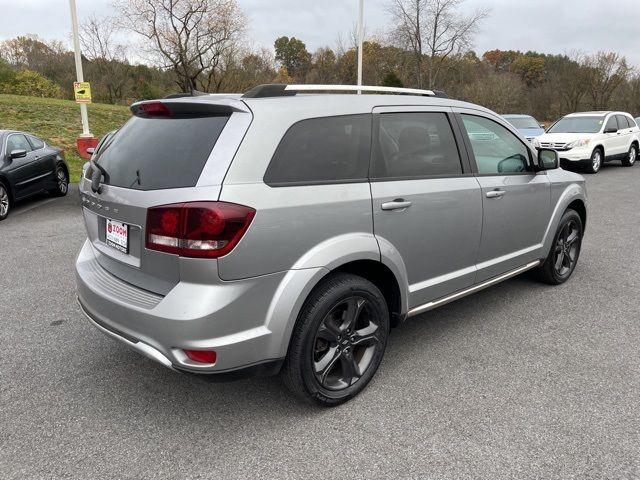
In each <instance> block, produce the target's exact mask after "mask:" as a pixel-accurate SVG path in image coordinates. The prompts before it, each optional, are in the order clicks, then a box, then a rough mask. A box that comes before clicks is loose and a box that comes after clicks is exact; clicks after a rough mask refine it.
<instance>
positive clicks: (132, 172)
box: [96, 116, 229, 190]
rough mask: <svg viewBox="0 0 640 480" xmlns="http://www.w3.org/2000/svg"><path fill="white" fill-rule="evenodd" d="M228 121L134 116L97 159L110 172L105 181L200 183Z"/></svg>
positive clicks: (150, 186)
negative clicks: (208, 160)
mask: <svg viewBox="0 0 640 480" xmlns="http://www.w3.org/2000/svg"><path fill="white" fill-rule="evenodd" d="M228 119H229V117H228V116H214V117H212V116H206V117H188V118H176V117H172V118H141V117H132V118H131V119H130V120H129V121H128V122H127V123H126V124H125V125H124V126H123V127H122V128H121V129H120V130H118V131H117V133H116V134H115V135H114V137H113V138H112V139H111V140H110V141H108V142H105V144H104V146H102V148H101V151H100V152H99V155H98V157H97V158H96V162H97V163H98V164H99V165H100V166H102V167H104V169H105V170H106V172H107V174H108V180H107V179H103V183H105V184H107V185H113V186H115V187H124V188H132V189H136V190H159V189H165V188H182V187H194V186H195V185H196V183H197V182H198V178H199V177H200V174H201V173H202V169H203V168H204V165H205V163H206V162H207V159H208V158H209V154H210V153H211V150H212V149H213V146H214V145H215V143H216V141H217V140H218V137H219V136H220V133H221V132H222V129H223V128H224V126H225V124H226V123H227V120H228Z"/></svg>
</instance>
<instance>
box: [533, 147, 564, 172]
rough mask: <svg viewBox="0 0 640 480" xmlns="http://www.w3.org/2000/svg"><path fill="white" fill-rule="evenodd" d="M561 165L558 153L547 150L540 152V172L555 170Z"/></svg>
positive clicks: (542, 149) (543, 149)
mask: <svg viewBox="0 0 640 480" xmlns="http://www.w3.org/2000/svg"><path fill="white" fill-rule="evenodd" d="M559 164H560V159H559V158H558V152H556V151H555V150H550V149H546V148H541V149H540V150H538V170H554V169H556V168H558V166H559Z"/></svg>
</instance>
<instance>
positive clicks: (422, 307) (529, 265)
mask: <svg viewBox="0 0 640 480" xmlns="http://www.w3.org/2000/svg"><path fill="white" fill-rule="evenodd" d="M540 262H541V261H540V260H536V261H535V262H531V263H527V264H526V265H523V266H522V267H518V268H516V269H515V270H511V271H509V272H507V273H504V274H502V275H499V276H497V277H493V278H490V279H489V280H486V281H484V282H482V283H479V284H478V285H474V286H473V287H469V288H467V289H465V290H460V291H459V292H456V293H453V294H451V295H448V296H446V297H442V298H439V299H437V300H433V301H431V302H428V303H425V304H422V305H418V306H417V307H413V308H412V309H410V310H409V313H408V314H407V316H408V317H412V316H414V315H418V314H419V313H423V312H427V311H429V310H433V309H434V308H438V307H440V306H442V305H445V304H446V303H449V302H453V301H454V300H457V299H459V298H462V297H466V296H467V295H471V294H472V293H475V292H478V291H480V290H482V289H485V288H487V287H490V286H491V285H495V284H496V283H500V282H502V281H503V280H507V279H509V278H511V277H515V276H516V275H520V274H521V273H523V272H526V271H527V270H531V269H532V268H535V267H537V266H538V265H540Z"/></svg>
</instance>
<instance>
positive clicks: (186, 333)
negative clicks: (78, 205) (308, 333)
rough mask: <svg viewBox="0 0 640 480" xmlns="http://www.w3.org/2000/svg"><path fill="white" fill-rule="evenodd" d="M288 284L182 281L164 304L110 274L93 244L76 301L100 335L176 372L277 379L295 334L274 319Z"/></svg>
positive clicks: (80, 267)
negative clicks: (200, 358)
mask: <svg viewBox="0 0 640 480" xmlns="http://www.w3.org/2000/svg"><path fill="white" fill-rule="evenodd" d="M301 272H303V271H301ZM305 275H307V276H308V272H306V273H305ZM285 278H286V279H287V281H286V282H285V283H286V284H289V282H290V281H291V272H281V273H276V274H271V275H264V276H261V277H256V278H251V279H246V280H240V281H234V282H222V281H220V280H219V279H216V281H215V282H213V283H212V284H195V283H187V282H180V283H178V284H177V285H176V286H175V287H174V288H173V289H172V290H171V291H170V292H169V293H168V294H167V295H166V296H165V297H162V296H158V295H155V294H153V293H150V292H146V291H144V290H142V289H139V288H138V287H135V286H133V285H130V284H128V283H126V282H124V281H122V280H120V279H118V278H116V277H114V276H113V275H111V274H110V273H108V272H107V271H105V270H104V269H103V268H102V267H101V266H100V265H99V264H98V263H97V259H96V257H95V254H94V252H93V247H92V246H91V244H90V243H89V242H85V244H84V246H83V248H82V250H81V251H80V254H79V255H78V259H77V261H76V282H77V296H78V302H79V304H80V306H81V308H82V310H83V312H84V313H85V315H86V316H87V317H88V318H89V320H90V321H91V323H92V324H93V325H94V326H95V327H96V328H98V329H99V330H100V331H101V332H103V333H104V334H106V335H108V336H110V337H111V338H114V339H116V340H118V341H120V342H121V343H123V344H124V345H126V346H127V347H129V348H131V349H133V350H135V351H137V352H139V353H140V354H142V355H145V356H147V357H149V358H151V359H152V360H154V361H156V362H158V363H160V364H162V365H164V366H166V367H168V368H170V369H172V370H178V371H182V372H190V373H204V374H233V375H234V376H235V375H236V374H238V373H240V374H242V373H262V374H267V373H276V372H277V370H278V369H279V366H280V364H281V362H282V360H283V358H284V356H285V355H286V350H287V346H288V339H289V335H290V328H289V323H290V321H291V318H290V317H283V318H277V316H276V315H274V314H273V312H276V311H282V308H281V306H278V305H275V303H281V302H282V295H281V291H282V286H281V284H282V283H283V280H284V279H285ZM299 280H300V281H303V280H304V279H303V278H300V279H299ZM294 294H295V293H294ZM293 310H294V305H293V304H292V305H291V308H289V313H293V314H294V315H295V312H294V311H293ZM185 349H196V350H197V349H203V350H215V351H216V353H217V361H216V363H215V364H214V365H202V364H198V363H195V362H193V361H191V360H190V359H188V358H187V357H186V355H185V354H184V351H183V350H185ZM217 376H218V375H216V377H217Z"/></svg>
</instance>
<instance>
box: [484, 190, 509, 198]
mask: <svg viewBox="0 0 640 480" xmlns="http://www.w3.org/2000/svg"><path fill="white" fill-rule="evenodd" d="M505 193H507V192H505V191H504V190H491V191H490V192H487V198H500V197H502V196H504V194H505Z"/></svg>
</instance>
